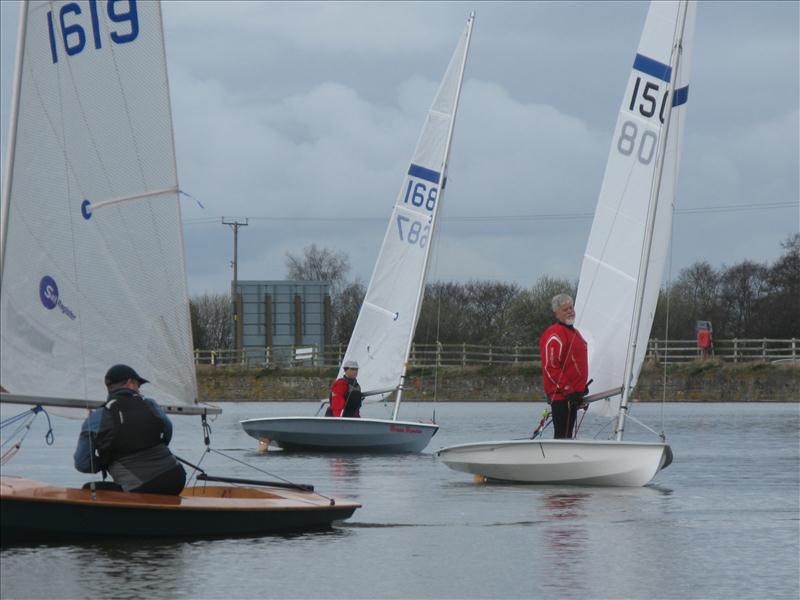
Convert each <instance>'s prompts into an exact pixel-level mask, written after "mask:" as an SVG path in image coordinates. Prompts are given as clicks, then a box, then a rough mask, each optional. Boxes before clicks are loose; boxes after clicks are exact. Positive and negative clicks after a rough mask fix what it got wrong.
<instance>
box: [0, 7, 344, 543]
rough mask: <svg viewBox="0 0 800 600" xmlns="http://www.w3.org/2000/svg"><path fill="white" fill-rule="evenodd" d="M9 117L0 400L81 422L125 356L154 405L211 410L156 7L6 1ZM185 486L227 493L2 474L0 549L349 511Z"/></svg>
mask: <svg viewBox="0 0 800 600" xmlns="http://www.w3.org/2000/svg"><path fill="white" fill-rule="evenodd" d="M11 108H12V110H11V126H10V129H9V144H8V149H9V150H8V155H7V165H6V171H5V181H4V185H3V206H2V228H1V230H2V240H1V242H0V249H1V252H2V254H0V265H1V268H0V319H1V320H2V322H1V324H0V351H1V352H2V361H0V385H2V388H3V392H4V393H2V395H1V396H0V400H2V402H4V403H5V402H7V403H12V404H24V405H32V406H33V407H34V409H32V410H33V411H34V414H35V412H40V411H41V410H42V407H44V406H58V407H60V408H59V409H56V410H66V411H72V412H73V413H74V416H76V417H78V418H81V417H83V416H85V414H86V412H85V411H86V409H91V408H97V407H98V406H101V405H102V404H103V401H102V400H100V399H101V398H105V397H106V390H105V386H104V385H103V374H104V373H105V371H106V370H107V369H108V367H109V366H110V365H111V364H114V363H128V364H131V365H136V368H137V369H138V370H139V371H140V372H141V373H146V374H147V378H148V379H149V380H150V384H149V386H150V387H148V388H147V389H146V391H147V392H152V395H153V396H154V397H155V398H156V399H157V400H158V401H159V402H160V403H162V404H163V405H164V408H165V410H167V412H170V413H183V414H195V415H203V416H205V414H207V413H213V412H219V410H218V409H210V408H204V407H202V406H198V405H197V404H196V398H197V385H196V381H195V371H194V365H193V359H192V338H191V327H190V321H189V302H188V295H187V289H186V271H185V265H184V254H183V239H182V231H181V220H180V206H179V200H178V195H179V190H178V179H177V169H176V164H175V151H174V141H173V133H172V116H171V111H170V100H169V88H168V82H167V70H166V60H165V50H164V40H163V27H162V18H161V6H160V4H159V3H157V2H150V1H148V2H136V0H130V1H129V2H125V3H122V2H98V1H95V0H90V1H88V2H75V1H72V2H45V1H31V2H25V3H24V4H22V5H21V7H20V27H19V41H18V48H17V65H16V76H15V83H14V96H13V99H12V107H11ZM5 392H7V393H5ZM78 409H82V410H81V411H78ZM76 442H77V440H76ZM206 444H208V442H206ZM9 454H11V453H10V452H9ZM5 458H6V456H5V455H4V457H3V459H4V461H5ZM54 458H61V457H54ZM70 468H72V467H71V465H70ZM197 478H198V479H205V480H206V481H215V480H216V481H225V482H226V483H235V484H237V485H196V486H194V487H187V488H186V489H185V490H184V491H183V493H182V494H181V495H180V496H161V495H157V494H136V493H125V492H116V491H108V490H105V489H100V488H101V487H102V486H100V485H98V484H95V485H94V486H93V487H92V488H90V489H72V488H66V487H62V486H58V485H51V484H48V483H44V482H39V481H32V480H29V479H24V478H20V477H13V476H10V475H8V468H7V467H6V466H4V468H3V474H2V477H0V505H1V506H2V510H0V516H1V523H0V524H1V531H2V542H3V543H4V544H5V543H8V542H16V541H27V540H33V539H54V538H91V537H99V536H178V535H181V536H184V535H185V536H193V537H204V536H229V535H257V534H263V533H269V532H276V531H287V530H307V529H319V528H326V527H330V525H331V524H332V523H333V522H334V521H337V520H340V519H345V518H348V517H350V516H351V515H352V514H353V512H354V511H355V510H356V508H358V507H359V505H358V504H356V503H354V502H350V501H347V500H340V499H334V498H329V497H325V496H322V495H319V494H316V493H314V492H313V487H311V486H304V485H299V484H298V485H295V484H287V483H282V482H272V483H271V484H270V485H263V486H260V487H254V486H253V485H249V486H248V485H244V486H242V485H238V484H241V482H242V480H234V479H232V478H215V477H213V476H209V475H207V474H205V473H203V472H201V473H200V475H199V476H198V477H197ZM249 483H251V484H258V483H269V482H249Z"/></svg>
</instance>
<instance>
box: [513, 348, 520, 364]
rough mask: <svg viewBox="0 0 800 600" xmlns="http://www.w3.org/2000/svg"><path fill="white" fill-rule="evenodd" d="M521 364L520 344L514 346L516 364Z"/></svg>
mask: <svg viewBox="0 0 800 600" xmlns="http://www.w3.org/2000/svg"><path fill="white" fill-rule="evenodd" d="M518 362H519V344H514V364H517V363H518Z"/></svg>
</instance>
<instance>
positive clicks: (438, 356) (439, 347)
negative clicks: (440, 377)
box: [436, 342, 442, 367]
mask: <svg viewBox="0 0 800 600" xmlns="http://www.w3.org/2000/svg"><path fill="white" fill-rule="evenodd" d="M436 366H437V367H441V366H442V342H436Z"/></svg>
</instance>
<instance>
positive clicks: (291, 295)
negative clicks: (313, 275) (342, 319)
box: [235, 281, 332, 364]
mask: <svg viewBox="0 0 800 600" xmlns="http://www.w3.org/2000/svg"><path fill="white" fill-rule="evenodd" d="M236 291H237V294H236V303H237V306H236V314H237V315H240V318H239V319H238V321H237V322H236V325H235V326H236V327H237V332H236V336H235V338H236V340H238V341H239V349H241V350H244V351H245V354H246V356H247V361H248V362H251V363H252V362H262V361H263V362H265V363H266V364H273V363H289V362H298V361H299V362H304V361H305V360H308V361H309V362H310V361H311V357H312V355H313V353H312V351H311V348H316V349H317V351H321V350H322V348H323V346H325V345H328V344H330V343H331V331H332V329H331V327H332V315H331V296H330V284H329V283H328V282H327V281H238V282H237V283H236ZM291 347H295V350H294V351H293V350H292V349H291ZM266 349H270V350H269V351H267V350H266Z"/></svg>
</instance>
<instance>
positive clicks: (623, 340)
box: [575, 1, 696, 415]
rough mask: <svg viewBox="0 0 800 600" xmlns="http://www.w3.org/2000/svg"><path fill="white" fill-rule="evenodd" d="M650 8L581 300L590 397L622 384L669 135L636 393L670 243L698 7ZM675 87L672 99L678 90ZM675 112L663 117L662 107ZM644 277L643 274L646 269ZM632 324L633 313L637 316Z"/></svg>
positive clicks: (613, 402)
mask: <svg viewBox="0 0 800 600" xmlns="http://www.w3.org/2000/svg"><path fill="white" fill-rule="evenodd" d="M680 5H681V3H680V2H677V1H671V2H653V3H652V4H651V6H650V10H649V12H648V15H647V20H646V22H645V27H644V32H643V34H642V38H641V41H640V42H639V48H638V51H637V54H636V57H635V60H634V64H633V70H632V72H631V75H630V78H629V80H628V85H627V88H626V91H625V96H624V97H623V100H622V106H621V108H620V112H619V117H618V119H617V124H616V127H615V130H614V136H613V138H612V145H611V152H610V153H609V159H608V164H607V165H606V172H605V176H604V179H603V185H602V188H601V191H600V197H599V199H598V204H597V210H596V212H595V218H594V222H593V224H592V229H591V233H590V235H589V241H588V244H587V248H586V253H585V255H584V259H583V265H582V267H581V273H580V280H579V281H580V282H579V286H578V294H577V298H576V303H575V305H576V312H577V320H576V327H577V328H578V329H579V330H580V331H581V333H582V334H583V336H584V337H585V338H586V341H587V342H588V344H589V375H590V377H592V378H593V379H594V383H593V384H592V391H602V390H610V389H614V388H619V387H620V386H621V385H623V379H624V371H625V362H626V353H627V352H628V346H629V337H630V336H631V332H632V331H633V330H634V327H635V323H634V322H632V319H631V315H633V314H634V305H635V295H636V289H637V282H638V278H639V277H640V276H641V273H640V272H639V267H640V258H641V257H642V256H643V245H644V244H645V231H646V225H647V217H648V206H649V201H650V197H651V186H653V185H656V181H657V177H656V174H657V168H658V163H659V158H660V157H659V156H658V148H659V137H660V136H661V135H662V133H663V131H664V129H665V127H664V125H665V122H668V123H669V134H668V137H667V140H666V148H665V152H664V167H663V173H662V177H661V183H660V188H659V190H658V194H657V198H658V205H657V209H656V213H655V222H654V229H653V240H652V246H651V249H650V256H649V262H648V265H649V266H648V269H647V270H646V273H647V275H646V280H645V288H644V294H643V299H642V311H641V319H640V321H639V327H638V336H637V340H636V346H635V348H636V353H635V356H633V357H632V365H631V366H632V375H631V381H630V382H629V383H630V385H631V387H632V386H634V385H635V384H636V380H637V378H638V375H639V371H640V369H641V365H642V362H643V361H644V357H645V354H646V350H647V339H648V336H649V334H650V329H651V326H652V323H653V316H654V313H655V309H656V302H657V300H658V290H659V288H660V285H661V281H662V275H663V269H664V263H665V259H666V256H667V250H668V247H669V242H670V236H671V227H672V212H673V205H674V197H675V184H676V181H677V176H678V165H679V162H680V150H679V149H680V140H681V138H682V136H683V126H684V120H685V117H686V101H687V99H688V91H689V67H690V59H691V50H692V39H693V35H694V20H695V10H696V7H695V4H694V2H689V3H688V6H687V7H686V11H685V22H679V20H682V19H683V18H684V10H682V9H681V7H680ZM681 29H682V30H683V43H682V54H681V55H680V61H679V62H678V63H677V64H678V68H677V69H676V72H675V73H673V72H672V70H673V69H672V67H671V66H670V65H671V64H673V62H672V56H673V46H674V45H675V44H676V42H677V39H678V37H677V36H678V35H679V32H680V31H681ZM672 90H674V93H672ZM667 106H672V115H671V116H670V117H669V118H668V119H667V118H666V117H667V115H666V107H667ZM643 272H644V270H643ZM634 318H635V317H634ZM601 404H602V407H601V408H602V409H603V412H604V414H607V415H610V414H613V413H615V412H616V411H617V409H618V407H619V397H618V396H617V397H616V398H613V399H610V400H606V401H602V402H598V403H596V404H595V405H593V407H594V406H597V405H601Z"/></svg>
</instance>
